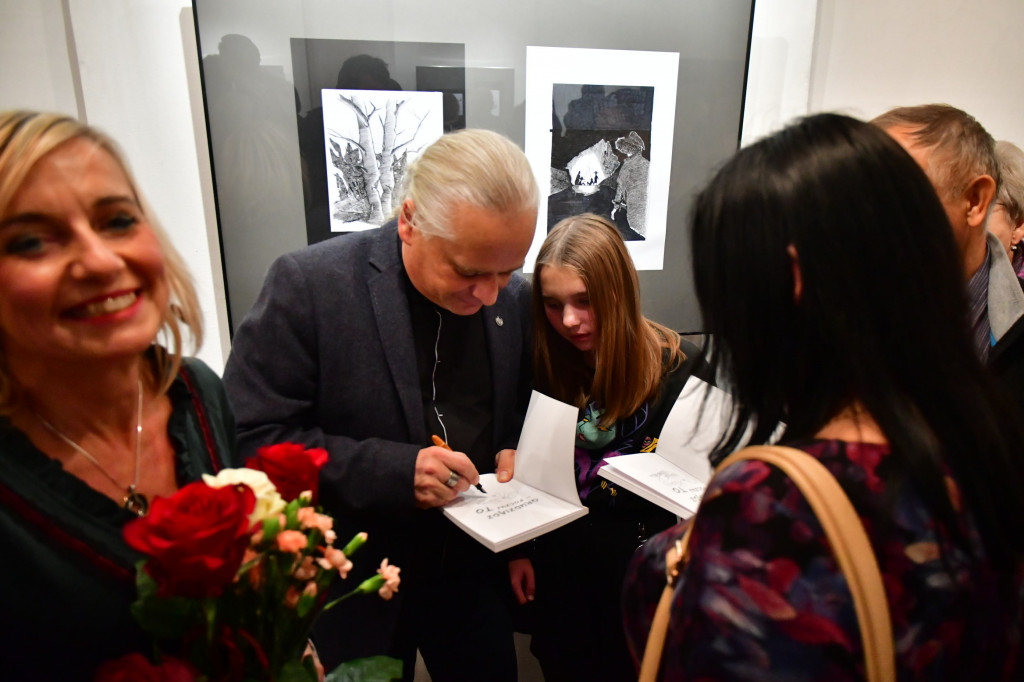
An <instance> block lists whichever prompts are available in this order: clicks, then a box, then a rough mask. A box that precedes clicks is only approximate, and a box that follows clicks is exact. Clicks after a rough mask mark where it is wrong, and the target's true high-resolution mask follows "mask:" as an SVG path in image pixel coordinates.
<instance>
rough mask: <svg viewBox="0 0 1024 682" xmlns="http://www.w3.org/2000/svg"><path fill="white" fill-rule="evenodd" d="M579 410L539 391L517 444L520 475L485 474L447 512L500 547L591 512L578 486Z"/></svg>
mask: <svg viewBox="0 0 1024 682" xmlns="http://www.w3.org/2000/svg"><path fill="white" fill-rule="evenodd" d="M578 415H579V410H577V409H576V407H574V406H573V405H569V404H566V403H563V402H561V401H558V400H555V399H554V398H549V397H548V396H546V395H544V394H542V393H538V392H537V391H534V392H533V395H532V396H531V397H530V405H529V407H528V408H527V410H526V421H525V423H524V424H523V432H522V435H520V437H519V447H518V448H517V449H516V460H515V476H514V478H513V479H512V480H511V481H509V482H507V483H498V479H497V477H496V476H495V475H494V474H483V475H482V476H481V477H480V485H481V486H483V488H484V490H486V491H487V492H486V493H481V492H480V491H479V490H477V489H475V488H470V489H469V490H467V491H465V492H462V493H460V494H459V496H458V497H457V498H455V499H454V500H453V501H452V502H450V503H448V504H447V505H446V506H445V508H444V514H445V516H447V517H448V518H450V519H451V520H452V521H453V522H454V523H455V525H457V526H458V527H459V528H461V529H462V530H464V531H466V532H467V533H469V534H470V535H472V536H473V537H474V538H476V539H477V540H478V541H479V542H481V543H482V544H484V545H485V546H487V547H489V548H490V549H491V550H492V551H494V552H501V551H503V550H506V549H508V548H509V547H514V546H516V545H518V544H520V543H523V542H526V541H527V540H531V539H533V538H535V537H537V536H539V535H543V534H544V533H547V532H549V531H552V530H554V529H556V528H559V527H561V526H564V525H565V524H567V523H569V522H570V521H573V520H575V519H578V518H579V517H581V516H583V515H584V514H586V513H587V511H588V510H587V508H586V507H585V506H584V505H583V504H582V503H581V502H580V496H579V493H578V492H577V491H576V475H575V473H574V468H573V452H574V449H575V443H576V422H577V419H578Z"/></svg>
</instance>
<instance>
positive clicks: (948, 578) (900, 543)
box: [623, 440, 1021, 682]
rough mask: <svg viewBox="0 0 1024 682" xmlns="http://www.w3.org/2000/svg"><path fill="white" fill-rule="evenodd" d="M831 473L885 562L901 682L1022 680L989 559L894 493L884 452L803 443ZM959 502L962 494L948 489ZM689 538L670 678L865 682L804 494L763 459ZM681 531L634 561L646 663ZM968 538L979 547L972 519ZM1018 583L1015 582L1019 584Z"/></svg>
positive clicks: (634, 635)
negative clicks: (670, 553) (964, 547)
mask: <svg viewBox="0 0 1024 682" xmlns="http://www.w3.org/2000/svg"><path fill="white" fill-rule="evenodd" d="M793 445H794V446H795V447H798V448H800V449H802V450H804V451H806V452H808V453H810V454H812V455H814V456H815V457H817V458H818V459H819V460H820V461H821V462H822V463H823V464H825V466H826V467H828V469H829V470H830V471H831V472H832V473H833V475H835V476H836V478H837V480H838V481H839V482H840V484H841V485H842V487H843V489H844V491H845V492H846V494H847V495H848V496H849V498H850V500H851V501H852V503H853V505H854V507H855V508H856V509H857V511H858V513H859V515H860V517H861V520H862V521H863V522H864V525H865V528H866V529H867V532H868V536H869V537H870V539H871V543H872V546H873V547H874V550H875V555H876V556H877V557H878V560H879V565H880V568H881V572H882V578H883V582H884V583H885V586H886V593H887V596H888V600H889V609H890V613H891V616H892V623H893V634H894V637H895V644H896V648H895V652H896V668H897V674H898V677H899V679H900V680H971V681H973V682H981V681H982V680H985V681H988V680H1011V679H1013V680H1016V679H1021V677H1020V674H1021V672H1020V671H1019V670H1018V668H1017V661H1016V659H1017V651H1018V647H1019V644H1018V642H1017V628H1018V624H1019V618H1020V613H1021V600H1020V598H1019V595H1020V586H1021V582H1020V580H1019V579H1018V580H1017V581H1016V582H1015V583H1014V590H1015V591H1016V594H1017V598H1011V599H1006V598H1005V597H1004V596H1002V593H1000V592H999V591H998V589H997V580H996V578H997V575H996V573H995V570H994V569H993V567H992V566H991V565H990V564H989V563H988V561H987V560H986V559H985V558H984V556H983V553H982V552H981V550H980V549H979V550H977V554H978V557H972V556H970V555H968V554H967V553H965V552H963V551H961V550H959V549H957V548H956V547H955V546H954V545H953V544H952V543H951V542H950V541H949V539H948V538H947V537H946V536H945V535H944V534H943V532H942V531H941V530H940V528H939V527H938V524H937V522H936V520H935V519H934V518H933V516H932V515H931V514H930V513H929V512H928V510H927V507H926V506H925V505H924V503H923V501H922V499H921V497H920V495H919V493H918V491H917V490H916V488H915V487H914V486H913V485H912V483H911V482H907V483H906V484H905V485H902V486H900V487H899V488H898V489H895V486H887V485H886V482H885V481H887V480H890V479H889V477H887V473H889V472H891V468H892V466H893V465H894V464H895V462H894V461H893V460H892V458H891V457H890V456H889V451H888V446H881V445H872V444H866V443H846V442H842V441H824V440H811V441H806V442H801V443H794V444H793ZM947 483H948V485H949V488H950V491H951V494H952V497H953V500H954V505H956V504H957V501H958V498H959V493H958V491H957V489H956V484H955V483H954V482H953V481H952V480H951V479H947ZM697 518H698V520H697V525H696V526H695V528H694V530H693V534H692V535H691V537H690V552H691V559H690V561H689V563H688V564H687V566H686V568H685V569H684V571H683V572H682V573H681V575H680V580H679V581H677V583H676V587H675V596H674V599H673V602H672V617H671V624H670V626H669V633H668V638H667V640H666V643H665V654H664V656H663V658H662V662H661V667H660V671H659V672H660V679H663V680H701V681H706V680H757V681H758V682H764V681H767V680H787V681H798V680H828V681H829V682H844V681H845V680H861V679H864V677H863V675H864V673H863V668H864V666H863V651H862V648H861V639H860V631H859V629H858V627H857V618H856V614H855V612H854V607H853V601H852V598H851V596H850V592H849V589H848V587H847V584H846V580H845V578H844V577H843V574H842V572H841V571H840V570H839V568H838V566H837V564H836V562H835V561H834V559H833V555H832V553H831V550H830V548H829V546H828V543H827V541H826V540H825V538H824V534H823V531H822V529H821V525H820V524H819V523H818V520H817V518H816V517H815V515H814V513H813V512H812V511H811V508H810V506H809V505H808V504H807V502H806V500H805V499H804V497H803V496H802V495H801V494H800V492H799V491H798V490H797V488H796V486H795V485H794V484H793V483H792V482H791V481H790V480H789V478H788V477H786V476H785V474H783V473H782V472H781V471H779V470H777V469H775V468H773V467H770V466H768V465H766V464H764V463H763V462H741V463H738V464H735V465H733V466H730V467H729V468H728V469H727V470H725V471H724V472H722V473H721V474H720V475H719V476H717V477H716V478H715V480H714V483H713V485H712V486H710V487H709V489H708V491H707V494H706V495H705V498H704V502H703V503H702V506H701V510H700V513H699V515H698V517H697ZM684 528H685V525H684V524H680V525H677V526H675V527H674V528H671V529H669V530H667V531H664V532H663V533H660V534H658V535H656V536H654V537H652V538H651V539H650V540H649V541H648V542H647V543H646V544H645V545H644V546H643V547H642V548H641V549H640V550H638V551H637V553H636V555H635V556H634V558H633V563H632V565H631V568H630V571H629V572H628V573H627V575H628V576H630V577H629V578H627V581H626V585H625V594H624V607H623V608H624V613H625V620H626V630H627V633H628V635H629V639H630V645H631V648H632V651H633V654H634V656H635V657H637V658H639V657H640V656H641V655H642V652H643V648H644V644H645V642H646V638H647V632H648V630H649V628H650V623H651V620H652V618H653V614H654V607H655V604H656V603H657V601H658V598H659V597H660V595H661V592H662V590H663V589H664V586H665V563H664V562H665V553H666V551H667V550H668V548H669V547H670V546H671V545H672V543H673V542H675V540H676V538H678V537H681V536H682V533H683V530H684ZM962 530H963V532H965V533H966V534H967V537H969V538H970V539H971V541H972V543H973V545H974V546H975V547H979V546H980V545H979V542H978V539H977V532H976V530H975V528H974V527H973V525H972V524H971V523H970V520H969V518H967V517H964V524H963V529H962ZM1018 578H1019V576H1018Z"/></svg>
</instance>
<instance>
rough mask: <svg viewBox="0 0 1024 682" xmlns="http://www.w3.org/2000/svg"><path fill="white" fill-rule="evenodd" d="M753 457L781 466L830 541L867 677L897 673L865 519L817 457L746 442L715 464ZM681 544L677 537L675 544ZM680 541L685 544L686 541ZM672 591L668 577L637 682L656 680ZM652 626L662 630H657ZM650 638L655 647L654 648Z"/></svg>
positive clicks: (883, 680)
mask: <svg viewBox="0 0 1024 682" xmlns="http://www.w3.org/2000/svg"><path fill="white" fill-rule="evenodd" d="M751 459H753V460H760V461H763V462H766V463H768V464H771V465H772V466H774V467H777V468H778V469H780V470H782V472H783V473H785V474H786V475H787V476H788V477H789V478H790V480H792V481H793V483H794V484H795V485H796V486H797V488H799V489H800V492H801V493H802V494H803V496H804V498H805V499H806V500H807V502H808V504H810V506H811V509H812V510H813V511H814V513H815V515H816V516H817V517H818V521H819V522H820V523H821V526H822V529H823V530H824V531H825V535H826V537H827V538H828V541H829V544H830V545H831V546H832V551H833V553H834V554H835V556H836V561H837V562H838V564H839V567H840V569H842V571H843V574H844V575H845V577H846V582H847V584H848V585H849V589H850V594H851V595H852V597H853V606H854V610H855V611H856V613H857V622H858V625H859V627H860V634H861V640H862V642H863V647H864V670H865V674H866V677H867V679H868V680H869V682H893V680H895V679H896V658H895V652H894V650H893V635H892V619H891V617H890V615H889V601H888V599H887V598H886V596H885V587H884V585H883V584H882V574H881V571H880V570H879V568H878V561H877V559H876V558H875V553H874V550H873V549H872V548H871V543H870V542H869V541H868V536H867V533H866V532H865V530H864V525H863V524H862V523H861V521H860V517H859V516H858V515H857V512H856V510H855V509H854V508H853V504H851V503H850V500H849V498H848V497H847V496H846V493H844V492H843V489H842V487H841V486H840V485H839V483H838V482H837V481H836V479H835V477H834V476H832V474H831V473H830V472H829V470H828V469H826V468H825V466H824V465H823V464H822V463H821V462H819V461H818V460H816V459H815V458H814V457H812V456H810V455H808V454H807V453H806V452H804V451H802V450H797V449H795V448H787V447H781V446H756V447H749V448H744V449H743V450H740V451H739V452H736V453H733V454H732V455H730V456H729V457H727V458H726V459H725V460H724V461H723V462H722V463H721V464H720V465H719V466H718V469H717V471H722V470H723V469H725V468H726V467H728V466H729V465H731V464H734V463H735V462H739V461H743V460H751ZM691 528H693V523H691V524H690V526H689V528H687V531H686V535H684V537H683V540H684V541H685V542H686V543H688V541H689V536H690V529H691ZM680 544H681V543H676V545H677V547H679V546H680ZM682 546H683V548H684V549H685V544H683V545H682ZM669 554H670V556H669V557H668V558H667V560H666V564H669V565H670V568H669V570H670V571H671V572H675V573H678V563H679V561H680V560H682V559H683V558H684V556H685V554H682V555H680V556H673V553H672V552H670V553H669ZM673 592H674V589H673V584H672V580H670V582H669V585H668V586H666V588H665V592H664V593H663V594H662V597H661V600H660V601H659V602H658V609H657V611H656V612H655V622H654V623H653V624H652V626H651V634H650V635H649V637H648V643H647V649H645V650H644V658H643V662H642V664H641V668H640V682H654V680H655V679H656V678H657V675H658V667H659V664H660V662H661V654H662V651H663V649H664V645H665V637H666V635H667V630H668V621H669V617H670V611H671V604H672V595H673ZM655 628H660V630H659V631H658V632H656V631H655ZM652 642H653V644H654V649H656V651H655V650H653V649H652ZM648 650H650V651H648Z"/></svg>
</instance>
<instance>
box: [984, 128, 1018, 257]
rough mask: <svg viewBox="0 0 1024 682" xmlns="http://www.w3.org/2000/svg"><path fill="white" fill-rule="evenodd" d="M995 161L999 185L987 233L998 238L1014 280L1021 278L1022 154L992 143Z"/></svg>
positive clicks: (1010, 146) (1003, 142) (1012, 147)
mask: <svg viewBox="0 0 1024 682" xmlns="http://www.w3.org/2000/svg"><path fill="white" fill-rule="evenodd" d="M996 159H997V160H998V161H999V175H1000V180H1001V181H1002V182H1001V184H1000V186H999V191H998V192H997V193H996V200H995V203H994V204H993V205H992V211H991V214H990V215H989V218H988V229H989V232H991V233H992V234H994V235H995V236H997V237H998V238H999V241H1000V242H1001V243H1002V244H1003V248H1005V249H1006V254H1007V255H1008V256H1009V257H1010V263H1011V264H1012V265H1013V271H1014V273H1015V274H1016V275H1017V277H1024V246H1022V245H1021V239H1022V238H1024V151H1021V149H1020V147H1018V146H1017V145H1015V144H1013V143H1012V142H1007V141H1006V140H1000V141H999V142H996Z"/></svg>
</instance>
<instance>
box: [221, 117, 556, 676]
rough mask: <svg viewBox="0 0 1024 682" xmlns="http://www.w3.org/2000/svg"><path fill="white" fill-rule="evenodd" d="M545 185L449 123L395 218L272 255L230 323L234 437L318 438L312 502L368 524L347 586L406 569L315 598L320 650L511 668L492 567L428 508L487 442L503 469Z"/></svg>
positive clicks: (256, 440)
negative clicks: (389, 578)
mask: <svg viewBox="0 0 1024 682" xmlns="http://www.w3.org/2000/svg"><path fill="white" fill-rule="evenodd" d="M538 196H539V195H538V189H537V186H536V182H535V180H534V177H533V173H532V171H531V169H530V166H529V164H528V162H527V160H526V157H525V156H524V155H523V153H522V151H521V150H519V149H518V148H517V147H516V146H515V145H514V144H512V142H510V141H509V140H507V139H506V138H504V137H502V136H500V135H498V134H496V133H492V132H488V131H483V130H465V131H460V132H457V133H453V134H450V135H446V136H444V137H442V138H441V139H440V140H438V141H437V142H436V143H434V144H433V145H431V146H430V147H429V148H428V149H427V150H426V151H425V152H424V153H423V155H422V156H421V157H420V158H419V159H418V160H417V161H416V162H415V164H413V165H412V166H411V167H410V169H409V171H408V177H407V196H406V198H405V200H404V202H403V204H402V207H401V210H400V212H399V215H398V217H397V219H395V220H392V221H391V222H389V223H387V224H386V225H384V226H383V227H380V228H378V229H375V230H370V231H367V232H361V233H354V234H348V235H345V236H341V237H337V238H335V239H331V240H328V241H326V242H321V243H319V244H316V245H313V246H310V247H308V248H306V249H303V250H301V251H298V252H295V253H292V254H288V255H286V256H283V257H281V258H279V259H278V260H277V261H276V262H275V263H274V264H273V266H272V267H271V269H270V272H269V274H268V275H267V279H266V283H265V284H264V287H263V291H262V292H261V294H260V297H259V300H258V301H257V303H256V305H255V306H254V307H253V309H252V311H251V312H250V313H249V315H248V316H247V317H246V319H245V321H244V322H243V323H242V325H241V326H240V327H239V329H238V332H237V334H236V335H235V338H234V346H233V348H232V352H231V356H230V358H229V359H228V363H227V368H226V370H225V374H224V380H225V385H226V387H227V390H228V395H229V397H230V399H231V403H232V406H233V408H234V410H235V413H236V416H237V420H238V426H239V435H240V446H241V448H242V450H243V452H244V453H251V452H253V451H255V449H256V448H257V447H259V446H262V445H267V444H271V443H276V442H282V441H294V442H300V443H304V444H307V445H309V446H319V447H323V448H326V449H327V451H328V452H329V454H330V459H329V462H328V464H326V465H325V467H324V468H323V470H322V471H321V481H320V494H321V502H322V504H323V505H324V506H325V507H326V509H327V510H328V511H329V512H331V513H333V514H334V515H335V517H336V523H337V524H338V526H339V529H338V534H339V536H340V537H341V538H342V539H343V540H345V539H347V538H346V537H345V533H352V532H355V531H357V530H366V531H368V532H369V536H370V537H369V542H368V544H367V545H366V546H365V547H364V548H363V549H362V550H360V553H359V554H358V555H356V556H355V557H354V561H355V562H356V572H355V573H354V574H353V576H351V577H349V579H348V580H347V581H345V582H346V583H347V584H346V585H345V587H347V588H348V589H351V587H352V585H354V584H358V583H357V581H358V580H359V579H360V578H361V575H360V574H359V572H360V571H361V572H362V575H365V574H370V573H372V572H373V569H375V568H376V567H377V566H378V565H379V563H380V560H381V559H382V558H383V557H385V556H386V557H388V558H389V559H390V561H391V563H393V564H397V565H399V566H401V568H402V587H401V589H400V591H399V596H398V597H397V598H396V600H395V601H393V602H388V603H384V602H380V601H379V600H376V599H373V600H371V599H362V600H350V601H347V602H345V603H344V604H342V606H341V608H339V609H336V610H334V611H330V612H328V613H327V614H325V616H324V618H323V619H322V620H321V622H320V624H319V625H318V628H317V631H316V642H317V645H318V647H319V649H320V654H321V656H322V657H323V659H324V661H325V663H326V664H327V665H328V666H333V665H334V664H336V663H338V662H340V661H341V660H346V659H349V658H355V657H362V656H368V655H376V654H389V655H392V656H397V657H401V658H402V659H403V661H404V663H405V677H406V679H412V673H413V670H412V668H413V662H414V661H415V651H416V648H419V649H420V651H421V652H422V654H423V658H424V660H425V662H426V664H427V667H428V670H429V672H430V674H431V677H432V678H433V679H434V680H435V682H440V681H441V680H514V679H515V678H516V664H515V652H514V648H513V643H512V627H511V620H510V617H509V612H508V608H507V602H506V601H505V598H506V594H505V590H507V589H508V587H507V583H508V580H507V576H505V575H504V574H503V571H504V567H503V566H502V565H500V564H499V563H498V562H497V561H496V557H495V556H494V555H493V554H491V553H490V552H488V551H487V550H485V549H484V548H483V547H482V546H480V545H478V544H477V543H475V541H473V540H472V539H470V538H469V537H468V536H467V535H465V534H464V533H462V532H461V531H460V530H458V529H457V528H455V527H454V526H453V525H452V524H451V523H450V522H448V521H447V520H446V519H445V518H444V517H443V515H442V514H441V512H440V509H439V507H440V506H442V505H443V504H445V503H446V502H448V501H450V500H451V499H452V498H453V497H454V496H455V495H456V493H457V492H458V491H461V490H465V489H466V488H467V487H468V486H469V485H470V484H472V483H476V482H477V481H478V478H479V472H481V471H486V472H490V471H494V468H495V466H496V460H497V459H501V461H502V462H503V464H502V467H503V468H504V467H505V466H506V465H505V464H504V462H505V461H508V465H507V466H508V468H509V469H511V454H512V451H511V450H510V448H514V447H515V444H516V442H517V440H518V437H519V431H520V429H521V427H522V420H523V415H524V413H525V407H526V403H527V401H528V398H529V383H530V362H529V358H530V352H531V348H530V328H529V327H530V325H529V321H530V298H529V287H528V284H527V283H526V281H525V280H523V279H522V278H521V277H519V276H518V275H517V274H515V271H516V270H517V269H518V268H520V267H522V265H523V260H524V258H525V256H526V252H527V250H528V249H529V247H530V244H531V242H532V240H533V233H534V228H535V225H536V221H537V203H538ZM434 435H437V436H439V437H441V438H443V439H444V440H445V441H446V442H447V443H448V444H450V445H451V447H452V448H453V450H451V451H450V450H447V449H445V448H442V447H437V446H434V445H432V444H431V438H432V436H434ZM508 475H509V474H508V472H505V473H504V475H503V473H502V471H499V477H503V476H504V477H507V476H508Z"/></svg>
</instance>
